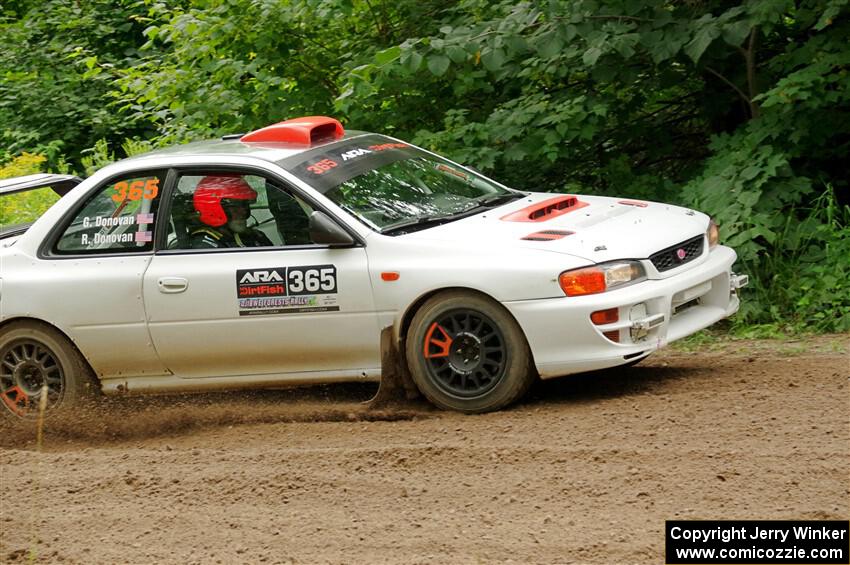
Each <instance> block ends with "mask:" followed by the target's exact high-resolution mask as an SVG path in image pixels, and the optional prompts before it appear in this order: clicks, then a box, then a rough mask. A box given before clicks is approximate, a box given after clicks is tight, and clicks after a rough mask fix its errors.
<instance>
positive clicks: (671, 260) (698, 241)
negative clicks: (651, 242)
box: [649, 235, 704, 273]
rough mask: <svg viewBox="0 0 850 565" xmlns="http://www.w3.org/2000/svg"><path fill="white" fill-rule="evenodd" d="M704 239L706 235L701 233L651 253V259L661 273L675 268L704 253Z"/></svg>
mask: <svg viewBox="0 0 850 565" xmlns="http://www.w3.org/2000/svg"><path fill="white" fill-rule="evenodd" d="M703 239H704V237H703V236H701V235H699V236H697V237H694V238H691V239H689V240H687V241H683V242H682V243H679V244H677V245H673V246H671V247H668V248H667V249H662V250H661V251H659V252H658V253H654V254H652V255H650V256H649V260H650V261H652V264H653V265H655V268H656V269H658V272H661V273H663V272H664V271H669V270H670V269H674V268H676V267H678V266H679V265H684V264H685V263H690V262H691V261H693V260H694V259H696V258H697V257H699V256H700V255H702V251H703V245H704V242H703Z"/></svg>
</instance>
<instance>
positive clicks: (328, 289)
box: [286, 265, 336, 296]
mask: <svg viewBox="0 0 850 565" xmlns="http://www.w3.org/2000/svg"><path fill="white" fill-rule="evenodd" d="M286 284H287V287H288V290H289V295H290V296H298V295H301V294H329V293H333V292H336V267H334V266H333V265H316V266H311V267H289V268H288V269H287V270H286Z"/></svg>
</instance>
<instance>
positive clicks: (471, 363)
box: [406, 291, 534, 413]
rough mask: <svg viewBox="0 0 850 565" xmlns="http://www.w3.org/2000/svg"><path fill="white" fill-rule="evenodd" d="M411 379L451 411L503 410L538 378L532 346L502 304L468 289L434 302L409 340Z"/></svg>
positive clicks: (418, 315)
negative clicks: (529, 346)
mask: <svg viewBox="0 0 850 565" xmlns="http://www.w3.org/2000/svg"><path fill="white" fill-rule="evenodd" d="M406 356H407V363H408V366H409V368H410V373H411V376H412V377H413V380H414V382H415V383H416V385H417V387H419V390H420V391H421V392H422V394H423V395H425V397H426V398H428V400H430V401H431V402H433V403H434V404H436V405H437V406H439V407H440V408H446V409H450V410H458V411H461V412H468V413H477V412H489V411H492V410H498V409H499V408H502V407H504V406H507V405H508V404H510V403H512V402H514V401H515V400H517V399H519V398H520V397H521V396H522V395H524V394H525V392H526V391H527V390H528V388H529V386H530V385H531V383H532V382H533V380H534V370H533V367H532V364H531V353H530V352H529V349H528V343H527V342H526V340H525V336H524V335H523V333H522V330H521V329H520V327H519V325H518V324H517V323H516V320H514V319H513V317H512V316H511V315H510V314H509V313H508V312H507V311H506V310H505V309H504V308H503V307H502V306H500V305H499V304H496V303H494V302H493V301H492V300H489V299H488V298H485V297H483V296H481V295H478V294H475V293H472V292H466V291H449V292H444V293H440V294H438V295H435V296H434V297H432V298H431V299H429V300H428V301H427V302H426V303H425V304H424V305H423V306H422V308H420V309H419V311H418V312H417V313H416V315H415V316H414V318H413V321H412V323H411V327H410V332H408V336H407V342H406Z"/></svg>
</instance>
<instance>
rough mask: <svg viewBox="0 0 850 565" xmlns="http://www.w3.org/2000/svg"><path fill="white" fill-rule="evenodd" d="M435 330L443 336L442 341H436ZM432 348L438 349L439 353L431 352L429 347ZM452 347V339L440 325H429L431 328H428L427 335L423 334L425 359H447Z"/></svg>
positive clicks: (435, 323)
mask: <svg viewBox="0 0 850 565" xmlns="http://www.w3.org/2000/svg"><path fill="white" fill-rule="evenodd" d="M437 330H439V331H440V333H441V334H443V339H438V338H437V337H436V336H435V335H434V332H436V331H437ZM432 345H433V346H434V347H437V348H439V351H435V352H431V351H430V346H432ZM451 346H452V338H451V336H450V335H449V332H447V331H446V330H444V329H443V327H442V326H441V325H439V324H438V323H437V322H434V323H433V324H431V327H430V328H428V333H427V334H425V351H424V353H425V359H434V358H436V357H448V356H449V349H450V348H451Z"/></svg>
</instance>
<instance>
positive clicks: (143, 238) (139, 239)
mask: <svg viewBox="0 0 850 565" xmlns="http://www.w3.org/2000/svg"><path fill="white" fill-rule="evenodd" d="M149 241H153V232H150V231H137V232H136V243H147V242H149Z"/></svg>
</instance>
